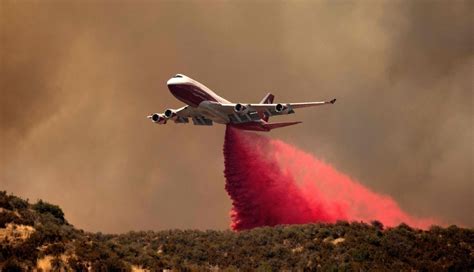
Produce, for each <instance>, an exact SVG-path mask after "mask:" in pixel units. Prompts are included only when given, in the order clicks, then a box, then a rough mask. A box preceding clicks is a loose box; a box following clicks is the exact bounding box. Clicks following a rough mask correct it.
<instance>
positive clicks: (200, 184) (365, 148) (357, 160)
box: [0, 1, 474, 232]
mask: <svg viewBox="0 0 474 272" xmlns="http://www.w3.org/2000/svg"><path fill="white" fill-rule="evenodd" d="M473 4H474V2H472V1H449V2H447V1H395V2H392V1H358V2H349V1H308V2H305V1H298V2H290V1H288V2H273V1H258V2H249V1H246V2H239V3H237V2H228V1H177V2H171V1H103V2H96V1H86V2H82V1H81V2H79V1H77V2H75V1H1V3H0V27H1V29H0V35H1V40H0V57H1V63H0V69H1V70H0V84H1V85H0V90H1V96H0V99H1V100H0V103H1V104H0V110H1V115H0V129H1V130H0V137H1V138H0V140H1V142H0V148H1V149H0V155H1V157H0V190H7V191H8V192H10V193H13V194H15V195H18V196H21V197H25V198H29V199H30V200H31V201H36V200H37V199H39V198H41V199H45V200H47V201H49V202H52V203H55V204H58V205H60V206H61V207H62V208H63V210H64V211H65V213H66V217H67V219H68V220H69V221H70V222H71V223H72V224H74V225H75V226H77V227H80V228H83V229H85V230H91V231H102V232H123V231H127V230H146V229H153V230H159V229H168V228H198V229H226V228H228V225H229V221H230V219H229V216H228V213H229V210H230V201H229V198H228V196H227V194H226V192H225V190H224V177H223V169H224V165H223V156H222V144H223V135H224V129H225V128H224V127H223V126H220V125H215V126H214V127H197V126H192V125H176V124H173V123H171V124H168V125H166V126H156V125H154V124H152V123H150V122H149V120H147V119H146V118H145V116H146V115H148V114H149V113H152V112H162V111H163V110H165V109H166V108H169V107H171V108H176V107H180V106H181V105H182V104H181V103H180V102H179V101H177V100H176V99H175V98H174V97H173V96H172V95H171V94H170V92H169V91H168V90H167V87H166V81H167V79H168V78H170V77H171V76H172V75H174V74H176V73H184V74H186V75H189V76H190V77H192V78H194V79H196V80H198V81H200V82H202V83H204V84H206V85H207V86H208V87H210V88H211V89H213V90H214V91H216V92H217V93H218V94H220V95H221V96H223V97H226V98H227V99H229V100H231V101H234V102H257V101H260V99H261V98H262V97H263V96H264V95H265V94H266V92H267V91H272V92H273V93H274V94H275V96H276V101H285V102H297V101H305V100H306V101H307V100H310V101H311V100H320V99H328V98H332V97H336V98H338V102H337V103H336V105H334V106H333V107H321V108H314V109H306V110H300V111H299V112H297V114H296V115H291V116H287V117H282V118H279V121H287V120H301V121H303V124H301V125H298V126H294V127H292V128H284V129H279V130H275V131H273V132H271V133H268V135H269V136H271V137H274V138H279V139H282V140H284V141H286V142H288V143H291V144H294V145H296V146H298V147H300V148H302V149H304V150H306V151H308V152H310V153H313V154H315V155H317V156H318V157H320V158H322V159H324V160H325V161H326V162H328V163H330V164H332V165H334V167H336V168H337V169H338V170H340V171H341V172H344V173H346V174H347V175H349V176H351V177H352V178H354V179H357V180H359V181H360V182H361V183H362V184H364V185H366V186H368V187H369V188H371V189H373V190H374V191H376V192H379V193H384V194H388V195H390V196H392V197H393V198H394V199H395V200H397V201H398V202H399V204H400V206H401V207H402V208H403V209H404V210H406V211H407V212H409V213H411V214H413V215H415V216H420V217H437V218H439V219H440V220H442V221H443V222H446V223H447V224H452V223H456V224H461V225H464V226H469V227H473V226H474V217H473V216H472V215H473V214H474V203H473V202H474V201H473V199H474V186H473V171H472V167H473V154H474V147H473V139H474V137H473V112H472V106H473V95H472V93H473V89H472V86H473V84H472V83H473V82H472V76H473V67H474V54H473V51H474V50H473V47H474V46H473V39H472V37H473V26H474V25H473V21H472V18H471V17H472V16H471V15H472V14H473V13H474V5H473ZM275 119H276V118H275Z"/></svg>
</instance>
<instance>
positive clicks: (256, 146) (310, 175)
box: [224, 127, 434, 230]
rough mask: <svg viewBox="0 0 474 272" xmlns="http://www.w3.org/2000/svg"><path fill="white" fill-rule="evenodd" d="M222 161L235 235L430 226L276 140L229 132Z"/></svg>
mask: <svg viewBox="0 0 474 272" xmlns="http://www.w3.org/2000/svg"><path fill="white" fill-rule="evenodd" d="M224 157H225V170H224V174H225V177H226V186H225V187H226V190H227V192H228V194H229V196H230V197H231V199H232V205H233V207H232V211H231V217H232V225H231V226H232V229H234V230H244V229H251V228H254V227H260V226H274V225H279V224H304V223H311V222H335V221H337V220H348V221H364V222H370V221H372V220H378V221H380V222H382V223H383V224H384V225H385V226H395V225H398V224H400V223H402V222H403V223H406V224H408V225H411V226H414V227H418V228H427V227H428V226H430V225H431V224H433V223H434V221H433V220H430V219H418V218H414V217H412V216H410V215H408V214H406V213H405V212H404V211H402V210H401V209H400V207H399V206H398V204H397V203H396V202H395V201H394V200H393V199H392V198H390V197H389V196H385V195H381V194H378V193H375V192H373V191H371V190H369V189H367V188H366V187H364V186H363V185H361V184H360V183H358V182H356V181H354V180H352V179H351V178H349V177H348V176H346V175H344V174H342V173H340V172H338V171H337V170H336V169H334V168H333V167H331V166H330V165H328V164H327V163H324V162H323V161H321V160H319V159H317V158H315V157H314V156H313V155H310V154H308V153H305V152H303V151H301V150H298V149H297V148H295V147H293V146H291V145H289V144H286V143H284V142H282V141H279V140H274V139H270V138H268V137H265V136H262V135H258V134H255V133H248V132H242V131H240V130H237V129H233V128H230V127H228V128H227V129H226V135H225V142H224Z"/></svg>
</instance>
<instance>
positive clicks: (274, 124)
mask: <svg viewBox="0 0 474 272" xmlns="http://www.w3.org/2000/svg"><path fill="white" fill-rule="evenodd" d="M299 123H301V122H283V123H267V124H265V128H267V129H268V130H272V129H275V128H281V127H287V126H292V125H297V124H299Z"/></svg>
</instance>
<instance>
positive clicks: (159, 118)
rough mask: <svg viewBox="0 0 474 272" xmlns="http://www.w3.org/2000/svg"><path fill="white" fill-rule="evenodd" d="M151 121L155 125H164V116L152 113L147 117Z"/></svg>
mask: <svg viewBox="0 0 474 272" xmlns="http://www.w3.org/2000/svg"><path fill="white" fill-rule="evenodd" d="M149 117H150V119H151V121H152V122H153V123H157V124H160V125H161V124H166V116H164V115H163V114H159V113H153V114H152V115H150V116H149Z"/></svg>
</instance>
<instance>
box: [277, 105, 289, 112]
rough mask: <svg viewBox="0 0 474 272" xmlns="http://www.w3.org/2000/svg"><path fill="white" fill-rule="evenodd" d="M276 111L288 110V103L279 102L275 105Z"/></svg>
mask: <svg viewBox="0 0 474 272" xmlns="http://www.w3.org/2000/svg"><path fill="white" fill-rule="evenodd" d="M275 111H276V112H278V113H281V112H285V111H288V105H283V104H277V105H276V106H275Z"/></svg>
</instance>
